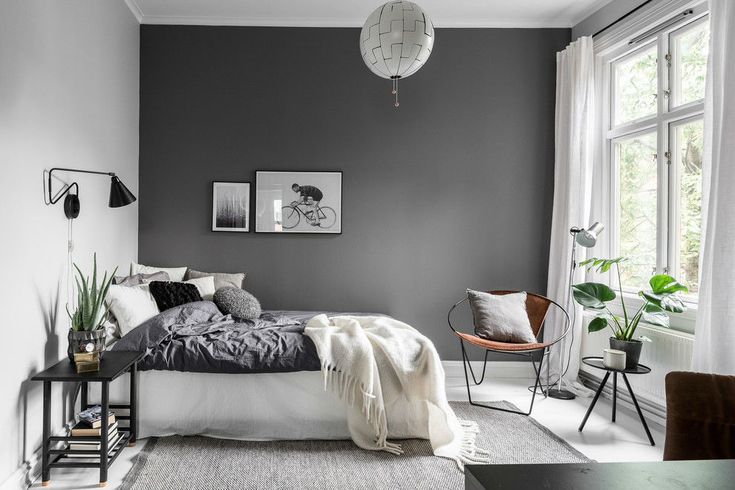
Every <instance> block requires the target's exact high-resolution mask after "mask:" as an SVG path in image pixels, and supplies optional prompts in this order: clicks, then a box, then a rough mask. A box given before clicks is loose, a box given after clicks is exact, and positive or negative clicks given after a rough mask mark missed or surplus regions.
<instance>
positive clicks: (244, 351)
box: [91, 301, 428, 440]
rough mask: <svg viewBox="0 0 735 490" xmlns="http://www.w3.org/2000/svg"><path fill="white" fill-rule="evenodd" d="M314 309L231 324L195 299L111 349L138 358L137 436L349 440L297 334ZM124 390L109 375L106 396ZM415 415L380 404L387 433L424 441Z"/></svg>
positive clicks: (310, 350)
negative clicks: (131, 352)
mask: <svg viewBox="0 0 735 490" xmlns="http://www.w3.org/2000/svg"><path fill="white" fill-rule="evenodd" d="M318 313H322V312H306V311H265V312H263V314H262V315H261V317H260V319H258V320H255V321H242V322H236V321H234V320H232V318H230V317H229V316H224V315H222V314H221V313H220V312H219V310H218V309H217V307H216V306H215V305H214V304H213V303H211V302H208V301H202V302H196V303H189V304H186V305H182V306H179V307H176V308H172V309H170V310H167V311H165V312H163V313H161V314H159V315H157V316H156V317H154V318H152V319H150V320H148V321H147V322H145V323H143V324H142V325H140V326H139V327H137V328H135V329H134V330H133V331H131V332H129V333H128V334H126V335H125V336H124V337H123V338H122V339H120V340H118V341H117V342H115V343H114V345H113V346H112V347H111V349H112V350H138V351H144V352H146V356H145V357H144V358H143V360H141V362H140V363H139V369H140V373H139V402H138V403H139V421H138V423H139V426H138V437H140V438H145V437H151V436H168V435H174V434H179V435H194V434H199V435H206V436H211V437H221V438H228V439H241V440H274V439H349V438H350V431H349V428H348V423H347V410H346V407H345V405H344V403H343V402H342V401H341V400H340V399H339V398H338V397H337V396H335V395H334V394H332V393H331V392H329V391H325V389H324V381H323V375H322V373H321V372H320V370H319V369H320V363H319V359H318V356H317V355H316V350H315V348H314V345H313V343H312V342H311V340H310V339H309V338H308V337H306V336H304V335H303V329H304V325H305V323H306V322H307V321H308V320H309V319H310V318H312V317H313V316H315V315H316V314H318ZM327 314H328V315H332V314H333V313H327ZM352 314H354V313H352ZM127 389H128V377H122V378H120V379H118V380H117V381H116V382H115V383H113V384H112V385H111V386H110V398H111V400H113V401H114V400H116V399H118V400H120V401H124V400H126V399H127ZM91 393H92V396H95V395H97V393H95V392H94V391H93V390H92V391H91ZM421 410H425V408H424V407H423V406H412V404H411V403H410V402H409V401H408V400H407V399H399V400H397V401H395V402H394V403H393V404H392V405H389V406H386V412H387V415H388V420H390V426H389V434H390V437H392V438H409V437H420V438H426V437H428V434H427V430H426V427H425V426H424V427H422V426H421V425H420V424H418V423H417V422H416V420H418V419H420V417H415V416H414V415H416V414H418V413H419V411H421Z"/></svg>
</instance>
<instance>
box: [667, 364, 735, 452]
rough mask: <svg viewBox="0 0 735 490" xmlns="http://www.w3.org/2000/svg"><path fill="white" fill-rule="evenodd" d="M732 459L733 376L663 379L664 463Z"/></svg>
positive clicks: (673, 374)
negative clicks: (664, 398)
mask: <svg viewBox="0 0 735 490" xmlns="http://www.w3.org/2000/svg"><path fill="white" fill-rule="evenodd" d="M679 459H735V376H722V375H717V374H703V373H692V372H676V371H675V372H671V373H669V374H667V375H666V444H665V446H664V461H670V460H679Z"/></svg>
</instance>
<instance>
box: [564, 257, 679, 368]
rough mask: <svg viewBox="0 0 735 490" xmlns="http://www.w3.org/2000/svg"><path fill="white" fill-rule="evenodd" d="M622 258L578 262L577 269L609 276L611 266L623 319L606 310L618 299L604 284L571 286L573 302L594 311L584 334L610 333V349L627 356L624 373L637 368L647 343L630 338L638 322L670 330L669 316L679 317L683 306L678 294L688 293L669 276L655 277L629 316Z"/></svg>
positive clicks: (641, 292)
mask: <svg viewBox="0 0 735 490" xmlns="http://www.w3.org/2000/svg"><path fill="white" fill-rule="evenodd" d="M624 260H625V258H623V257H618V258H615V259H598V258H591V259H588V260H585V261H583V262H580V264H579V265H580V266H586V267H587V270H591V269H595V270H596V271H597V272H608V271H609V270H610V269H611V268H612V267H613V266H614V267H615V269H616V271H617V276H618V290H619V291H620V306H621V308H622V310H623V316H619V315H614V314H613V313H612V312H611V311H610V309H609V308H608V303H609V302H611V301H613V300H614V299H615V298H617V294H616V293H615V291H613V289H612V288H610V287H609V286H608V285H607V284H602V283H599V282H584V283H581V284H575V285H573V286H572V292H573V296H574V300H575V301H576V302H577V303H579V304H580V305H582V306H583V307H585V308H586V309H588V310H593V311H595V318H594V319H593V320H592V321H591V322H590V324H589V326H588V327H587V331H588V332H590V333H592V332H597V331H600V330H603V329H605V328H606V327H609V328H610V329H611V330H612V331H613V336H612V337H610V348H611V349H617V350H622V351H624V352H625V354H626V365H625V367H626V369H632V368H635V367H637V366H638V360H639V359H640V355H641V349H642V348H643V342H642V341H644V340H645V341H650V339H648V338H647V337H643V336H641V337H639V338H637V339H636V338H633V336H634V335H635V331H636V329H637V328H638V325H639V324H640V322H644V323H649V324H651V325H658V326H660V327H666V328H668V327H669V315H668V313H682V312H684V311H686V306H684V303H683V302H682V300H681V298H679V296H678V294H677V293H679V292H686V291H688V289H687V287H686V286H684V285H683V284H681V283H679V281H677V280H676V279H674V278H673V277H671V276H669V275H668V274H656V275H654V276H653V277H651V279H650V280H649V281H648V284H649V285H650V286H651V289H650V290H646V291H639V292H638V296H640V297H641V298H642V299H643V304H642V305H641V306H640V308H638V310H637V311H636V312H635V313H634V314H633V315H632V316H631V315H629V314H628V310H627V308H626V306H625V298H624V297H623V285H622V280H621V277H620V263H621V262H623V261H624Z"/></svg>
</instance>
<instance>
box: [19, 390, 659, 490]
mask: <svg viewBox="0 0 735 490" xmlns="http://www.w3.org/2000/svg"><path fill="white" fill-rule="evenodd" d="M529 382H530V381H529V380H525V379H495V380H486V381H485V382H484V383H483V384H482V385H481V386H478V387H474V388H473V391H472V393H473V400H475V401H491V400H508V401H510V402H512V403H515V404H516V405H517V406H519V407H521V408H523V409H525V408H526V407H527V406H528V402H529V400H530V392H529V391H528V390H527V386H528V384H529ZM447 395H448V397H449V399H450V400H455V401H463V400H464V401H466V400H467V395H466V387H465V385H464V379H463V378H449V379H447ZM591 401H592V400H591V399H590V398H577V399H576V400H571V401H565V400H554V399H552V398H546V399H545V398H544V397H542V396H541V397H536V404H535V406H534V409H533V417H534V418H535V419H536V420H538V421H539V422H540V423H541V424H543V425H545V426H546V427H548V428H549V429H551V430H552V431H553V432H554V433H556V434H557V435H559V436H560V437H562V438H564V439H565V440H566V441H568V442H569V443H570V444H571V445H572V446H574V447H575V448H576V449H578V450H579V451H581V452H582V453H584V454H585V455H586V456H587V457H589V458H591V459H594V460H596V461H599V462H610V461H661V457H662V454H663V443H664V433H663V428H662V427H661V426H659V425H657V424H655V423H653V422H650V421H649V427H650V429H651V433H652V434H653V438H654V440H655V441H656V446H654V447H652V446H650V445H649V443H648V440H647V439H646V435H645V432H644V430H643V427H642V426H641V423H640V420H639V419H638V416H637V415H636V414H635V412H632V411H628V410H627V409H625V408H623V407H621V406H620V405H618V414H617V422H616V423H615V424H612V423H611V422H610V414H611V409H612V405H611V402H610V401H609V400H604V399H601V400H599V401H598V402H597V405H596V406H595V410H594V412H593V413H592V415H590V418H589V420H588V421H587V425H586V426H585V428H584V432H581V433H580V432H578V431H577V427H579V424H580V422H581V421H582V418H584V414H585V412H586V411H587V407H588V406H589V404H590V402H591ZM144 445H145V441H139V442H138V444H137V445H136V446H135V447H133V448H128V449H126V450H125V451H123V453H122V454H121V455H120V457H119V458H118V459H117V461H115V464H113V465H112V467H110V470H109V474H108V488H117V487H118V486H119V485H120V483H121V482H122V479H123V478H124V477H125V475H126V474H127V472H128V471H129V470H130V468H131V467H132V465H133V462H134V461H135V458H136V457H137V455H138V453H139V452H140V450H141V449H142V448H143V447H144ZM98 481H99V473H98V471H96V470H92V469H79V470H72V469H56V470H52V473H51V488H54V489H74V490H80V489H84V488H98ZM33 488H41V484H40V481H39V482H36V484H34V485H33Z"/></svg>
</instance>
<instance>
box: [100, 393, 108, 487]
mask: <svg viewBox="0 0 735 490" xmlns="http://www.w3.org/2000/svg"><path fill="white" fill-rule="evenodd" d="M100 384H101V385H102V386H101V389H102V404H101V405H102V427H101V429H100V431H101V432H102V433H101V438H100V439H101V440H100V486H101V487H105V486H107V464H108V460H107V445H108V442H109V436H110V427H109V424H110V415H109V414H110V383H109V382H107V381H102V382H101V383H100Z"/></svg>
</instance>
